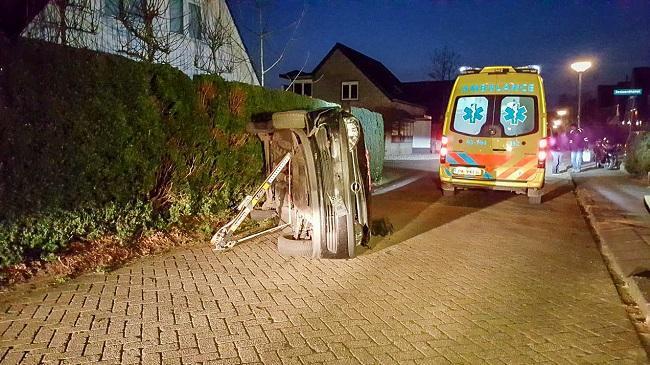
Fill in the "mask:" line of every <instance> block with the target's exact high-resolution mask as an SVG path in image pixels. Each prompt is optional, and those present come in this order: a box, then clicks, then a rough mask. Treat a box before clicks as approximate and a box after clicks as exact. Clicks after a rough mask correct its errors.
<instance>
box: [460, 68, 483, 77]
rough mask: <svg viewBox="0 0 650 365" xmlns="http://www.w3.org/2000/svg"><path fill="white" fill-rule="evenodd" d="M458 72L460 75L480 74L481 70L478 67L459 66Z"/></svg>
mask: <svg viewBox="0 0 650 365" xmlns="http://www.w3.org/2000/svg"><path fill="white" fill-rule="evenodd" d="M458 72H460V74H461V75H469V74H477V73H479V72H481V69H480V68H478V67H471V66H460V68H458Z"/></svg>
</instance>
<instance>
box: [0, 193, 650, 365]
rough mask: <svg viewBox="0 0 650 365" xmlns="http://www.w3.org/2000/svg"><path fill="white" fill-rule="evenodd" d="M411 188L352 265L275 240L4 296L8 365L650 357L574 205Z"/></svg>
mask: <svg viewBox="0 0 650 365" xmlns="http://www.w3.org/2000/svg"><path fill="white" fill-rule="evenodd" d="M418 184H421V185H418ZM551 188H553V187H552V186H551ZM407 189H411V190H407V191H405V192H398V193H393V192H389V193H386V194H384V195H381V196H379V197H377V199H376V202H374V203H376V207H378V208H379V209H378V210H377V211H378V212H379V214H389V213H390V212H391V211H395V212H397V211H400V212H407V213H408V214H411V215H410V216H409V219H404V220H403V221H401V222H400V219H401V218H400V217H396V218H395V222H394V224H395V225H396V227H399V230H397V231H396V232H395V233H394V234H393V235H392V236H388V237H386V238H377V239H376V240H377V242H376V243H375V248H374V249H372V250H370V251H367V252H365V253H363V254H361V255H360V256H359V257H357V258H355V259H353V260H347V261H331V260H329V261H328V260H310V259H306V258H287V257H283V256H280V255H279V254H277V252H276V250H275V240H276V236H273V235H270V236H265V237H261V238H258V239H255V240H251V241H249V242H246V243H243V244H241V245H238V246H237V247H235V248H234V249H233V250H231V251H228V252H222V253H215V252H213V251H212V250H211V248H210V247H209V246H208V245H206V246H204V247H194V248H187V249H181V250H177V251H172V252H170V253H167V254H163V255H160V256H156V257H151V258H146V259H143V260H139V261H137V262H135V263H133V264H130V265H127V266H125V267H123V268H120V269H117V270H115V271H113V272H109V273H107V274H104V275H96V274H92V275H84V276H81V277H79V278H76V279H73V280H70V281H68V282H66V283H64V284H62V285H59V286H56V287H48V288H40V289H36V290H34V291H30V292H24V293H13V294H11V295H9V296H7V297H3V298H1V299H0V362H1V363H2V365H4V364H14V363H16V364H17V363H24V364H28V363H38V362H41V363H53V364H54V363H56V364H58V363H60V362H61V363H75V364H77V363H94V364H117V363H140V362H142V363H144V364H159V363H169V364H188V363H200V362H202V363H214V364H242V363H265V364H304V363H308V362H314V363H323V362H327V363H330V364H385V363H403V364H481V363H489V364H499V363H504V364H505V363H544V362H547V363H557V364H570V363H608V362H609V363H617V364H618V363H631V364H632V363H640V362H643V361H645V353H644V351H643V349H642V347H641V345H640V343H639V340H638V338H637V336H636V333H635V330H634V327H633V326H632V325H631V323H630V322H629V320H628V318H627V315H626V312H625V309H624V307H623V305H622V303H621V301H620V298H619V297H618V294H617V292H616V289H615V287H614V286H613V284H612V281H611V278H610V276H609V273H608V271H607V269H606V267H605V266H604V264H603V262H602V259H601V257H600V254H599V252H598V250H597V247H596V245H595V243H594V241H593V239H592V237H591V235H590V233H589V230H588V228H587V226H586V224H585V222H584V220H583V219H582V217H581V215H580V212H579V210H578V207H577V205H576V202H575V199H574V197H573V196H572V194H570V193H569V194H564V195H560V196H557V197H555V198H554V199H553V200H551V201H549V202H546V203H544V204H542V205H541V206H529V205H528V204H527V202H526V199H525V197H514V196H511V195H508V194H500V193H495V194H489V195H485V194H484V192H472V191H468V192H462V193H461V194H459V196H458V197H454V198H452V199H447V200H440V198H439V195H436V194H438V193H435V192H433V189H434V187H433V185H432V184H431V183H430V182H420V183H413V184H411V185H409V186H408V187H407ZM391 194H392V195H391ZM396 194H397V195H396ZM400 194H401V195H400ZM520 198H521V199H520ZM382 207H383V208H382ZM373 208H374V207H373ZM381 209H384V213H382V210H381ZM558 222H560V223H558ZM612 234H618V235H619V236H621V235H626V234H627V233H621V232H618V233H612ZM621 237H622V236H621ZM373 242H374V241H373ZM624 249H625V248H622V250H624ZM628 249H629V250H631V249H630V247H628Z"/></svg>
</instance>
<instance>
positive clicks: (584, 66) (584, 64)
mask: <svg viewBox="0 0 650 365" xmlns="http://www.w3.org/2000/svg"><path fill="white" fill-rule="evenodd" d="M590 67H591V62H590V61H578V62H574V63H572V64H571V68H572V69H573V71H575V72H577V73H578V118H577V119H578V128H580V104H582V74H583V73H584V72H585V71H587V70H588V69H589V68H590Z"/></svg>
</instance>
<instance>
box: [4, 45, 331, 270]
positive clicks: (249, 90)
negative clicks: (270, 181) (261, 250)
mask: <svg viewBox="0 0 650 365" xmlns="http://www.w3.org/2000/svg"><path fill="white" fill-rule="evenodd" d="M0 49H1V50H2V51H1V52H0V69H1V71H0V121H1V123H0V267H4V266H7V265H10V264H13V263H16V262H19V261H21V260H22V259H23V258H28V259H36V258H47V257H51V256H52V255H53V254H54V253H56V252H58V251H60V250H61V249H62V248H64V247H65V246H66V244H67V243H68V242H70V241H71V240H73V239H78V238H93V237H94V236H98V235H101V234H104V233H116V234H118V235H119V236H120V237H124V238H127V237H130V236H132V235H133V234H135V233H138V232H141V231H144V230H148V229H161V228H165V227H167V226H169V225H170V224H174V223H182V222H185V221H186V220H188V219H193V220H196V218H197V217H198V218H209V217H211V216H214V215H215V214H217V213H219V212H223V210H224V209H227V208H228V207H232V206H233V205H234V204H236V203H237V202H238V201H239V200H240V199H241V197H242V196H243V195H244V194H245V192H246V191H247V190H249V188H250V187H251V186H252V185H254V184H255V183H257V181H258V180H259V178H260V172H261V171H262V149H261V145H260V143H259V141H258V139H257V137H255V136H251V135H249V134H246V133H245V132H244V127H245V125H246V123H247V122H248V121H249V120H250V119H251V116H252V115H254V114H258V113H267V112H276V111H284V110H291V109H313V108H317V107H320V106H323V102H321V101H318V100H314V99H310V98H305V97H301V96H298V95H295V94H293V93H288V92H282V91H273V90H267V89H264V88H261V87H255V86H250V85H246V84H240V83H231V82H225V81H223V80H222V79H220V78H218V77H201V78H195V79H194V80H192V79H190V78H188V77H187V76H186V75H184V74H183V73H181V72H180V71H178V70H176V69H174V68H172V67H169V66H162V65H157V66H148V65H145V64H141V63H137V62H133V61H130V60H127V59H124V58H122V57H118V56H112V55H106V54H98V53H95V52H91V51H87V50H80V49H74V48H68V47H64V46H59V45H52V44H47V43H41V42H38V41H31V40H30V41H27V40H21V41H18V42H15V43H6V42H5V43H1V44H0Z"/></svg>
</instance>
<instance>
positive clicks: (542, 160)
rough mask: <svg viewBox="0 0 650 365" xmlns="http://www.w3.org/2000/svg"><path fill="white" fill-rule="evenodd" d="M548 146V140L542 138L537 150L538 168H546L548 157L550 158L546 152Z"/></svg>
mask: <svg viewBox="0 0 650 365" xmlns="http://www.w3.org/2000/svg"><path fill="white" fill-rule="evenodd" d="M547 146H548V140H547V139H546V138H542V139H540V140H539V143H538V149H537V167H539V168H544V167H545V166H546V157H547V156H548V154H547V152H546V147H547Z"/></svg>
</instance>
